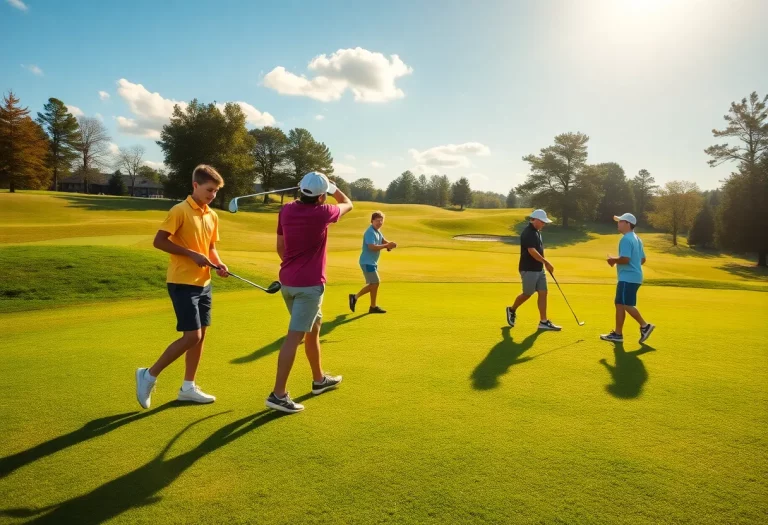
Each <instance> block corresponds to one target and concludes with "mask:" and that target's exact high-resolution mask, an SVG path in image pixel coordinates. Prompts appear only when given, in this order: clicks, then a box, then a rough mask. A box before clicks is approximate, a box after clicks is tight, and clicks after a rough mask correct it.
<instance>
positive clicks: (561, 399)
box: [0, 193, 768, 524]
mask: <svg viewBox="0 0 768 525" xmlns="http://www.w3.org/2000/svg"><path fill="white" fill-rule="evenodd" d="M172 204H173V203H171V202H170V201H162V200H154V201H150V200H142V199H129V198H112V197H98V196H87V197H86V196H77V195H51V194H46V193H19V194H15V195H11V194H7V193H0V220H3V222H4V223H5V225H6V227H5V228H4V229H3V231H2V232H0V263H1V264H2V265H3V267H4V268H5V269H6V275H7V276H9V277H8V278H6V279H5V280H4V282H2V283H0V309H2V312H3V313H2V315H0V323H1V324H2V332H3V335H4V338H3V343H2V347H1V349H0V356H2V359H0V374H2V377H3V380H2V381H0V400H1V401H0V421H2V436H3V439H2V441H0V523H79V524H90V523H102V522H105V521H109V520H111V521H110V522H113V523H190V522H193V523H286V524H293V523H321V522H325V523H414V524H415V523H425V522H427V523H627V524H635V523H670V524H671V523H691V524H699V523H721V524H731V523H745V524H747V523H762V522H763V521H764V520H765V517H766V515H768V456H767V454H766V451H767V450H768V448H767V447H768V389H767V388H766V385H768V336H767V335H766V333H765V330H764V329H763V327H764V326H765V325H766V319H768V293H766V292H768V275H767V274H766V273H765V272H762V271H759V270H757V269H754V268H753V267H752V264H753V263H752V262H751V261H749V260H747V259H744V258H740V257H736V256H729V255H717V254H710V253H706V252H697V251H695V250H692V249H690V248H687V247H682V246H681V247H672V246H671V245H670V243H669V239H668V238H667V237H666V236H665V235H662V234H659V233H643V232H642V231H640V236H641V237H642V238H643V239H644V241H645V244H646V251H647V255H648V264H647V267H646V277H647V285H644V286H643V287H642V288H641V290H640V294H639V301H640V302H639V307H640V308H641V310H642V311H643V314H644V315H645V317H646V318H647V319H648V320H649V321H651V322H653V323H656V324H657V325H658V328H657V330H656V331H655V332H654V334H653V336H652V337H651V339H650V340H649V341H648V345H642V346H641V345H640V344H639V343H638V342H637V337H638V332H637V325H636V324H635V323H634V321H632V320H628V321H627V325H626V330H625V333H626V334H627V335H626V341H625V343H624V344H623V345H619V346H614V345H613V344H610V343H607V342H602V341H600V340H599V339H598V335H599V334H600V333H605V332H607V331H608V330H610V329H611V328H612V325H613V315H614V308H613V304H612V303H613V296H614V286H615V285H614V283H615V270H612V269H611V268H609V267H608V266H607V264H606V263H605V261H604V257H605V254H606V252H612V253H615V251H616V245H617V243H618V235H617V234H615V233H613V230H612V229H610V228H604V227H602V228H587V229H583V230H576V231H571V232H569V231H552V232H547V230H545V232H544V240H545V245H546V246H547V255H548V257H549V258H550V259H551V260H552V262H553V263H554V265H555V267H556V275H558V280H559V281H560V283H561V285H562V286H563V290H564V291H565V293H566V294H567V296H568V300H569V301H570V303H571V305H572V306H573V308H574V310H575V311H576V313H577V314H578V316H579V319H581V320H585V321H586V325H585V326H584V327H578V326H577V325H576V322H575V320H574V319H573V317H572V315H571V313H570V311H569V310H568V308H567V306H566V304H565V302H564V301H563V298H562V297H561V295H560V293H559V292H558V290H557V288H556V287H555V286H554V283H551V284H550V317H551V318H552V319H553V320H554V321H555V322H557V323H558V324H561V325H563V331H562V332H557V333H556V332H547V333H538V332H536V330H535V327H536V322H537V315H536V311H535V305H534V304H533V301H531V302H530V303H529V304H526V305H524V306H523V307H522V308H521V309H520V311H519V314H518V324H517V326H516V327H515V328H512V329H510V328H509V327H507V326H506V320H505V315H504V308H505V307H506V306H507V305H509V304H511V303H512V301H513V300H514V297H515V296H516V295H517V294H518V293H519V286H520V285H519V275H518V274H517V259H518V254H519V247H518V246H517V245H515V244H504V243H484V242H463V241H457V240H454V239H453V236H455V235H460V234H472V233H483V234H495V235H515V231H516V229H517V228H518V227H519V224H520V222H521V221H522V220H523V218H524V216H525V214H526V212H527V211H528V210H471V209H470V210H466V211H463V212H458V211H450V210H441V209H437V208H431V207H426V206H398V205H380V207H381V208H382V209H383V210H384V211H385V212H386V213H387V214H388V217H387V222H386V224H385V226H384V232H385V234H386V237H387V238H388V239H391V240H395V241H397V242H398V244H399V247H398V248H397V249H396V250H394V251H393V252H391V253H385V254H383V256H382V259H381V274H382V278H383V285H382V288H381V292H380V303H381V305H382V306H384V307H385V308H386V309H387V310H388V312H389V313H387V314H386V315H383V316H374V315H366V314H363V313H361V312H365V311H367V305H368V299H367V298H362V299H361V300H360V303H359V305H358V313H355V314H352V313H350V312H349V310H348V308H347V294H348V293H353V292H355V291H357V289H358V288H359V287H360V286H361V284H362V283H361V275H360V270H359V268H358V267H357V256H358V254H359V252H358V249H359V246H360V243H361V236H362V232H363V230H364V228H365V227H366V226H367V224H368V217H369V216H370V213H371V211H373V210H375V209H377V207H379V205H377V204H374V203H360V204H358V205H356V208H355V210H354V211H353V212H352V214H351V215H350V216H349V217H345V218H344V219H343V220H342V221H341V222H340V223H339V224H338V225H334V226H333V227H332V233H331V239H330V241H329V249H330V253H329V256H328V258H329V268H328V273H329V281H330V285H329V286H328V290H327V294H326V300H325V303H324V308H323V311H324V319H325V322H324V325H323V330H322V337H321V340H322V341H323V362H324V363H323V364H324V366H325V368H326V369H327V370H328V371H329V372H332V373H336V374H343V375H344V383H343V384H342V386H341V388H339V389H338V390H336V391H333V392H328V393H326V394H323V395H321V396H317V397H313V396H311V394H309V390H310V381H311V374H310V372H309V367H308V365H307V363H306V359H305V358H304V356H303V355H302V353H301V352H300V354H299V355H298V356H297V360H296V364H295V366H294V371H293V374H292V376H291V379H290V381H289V388H290V390H291V394H292V395H293V396H294V398H298V400H299V401H300V402H303V403H304V404H305V405H306V407H307V408H306V410H305V411H304V412H303V413H301V414H298V415H295V416H279V415H277V414H275V413H272V412H268V411H266V410H265V409H264V399H265V398H266V396H267V395H268V394H269V392H270V390H271V388H272V385H273V381H274V372H275V367H276V359H277V351H278V349H279V345H280V343H281V340H282V337H283V336H284V332H285V329H286V326H287V322H288V314H287V312H286V309H285V306H284V304H283V302H282V299H281V297H280V296H279V295H277V296H269V295H266V294H264V293H262V292H259V291H257V290H253V289H251V288H247V287H246V286H245V285H243V284H242V283H239V282H237V281H233V280H231V279H230V280H228V281H224V280H222V279H218V278H216V279H215V280H214V289H215V291H216V293H215V294H214V309H213V325H212V327H211V330H210V332H209V335H208V338H207V340H206V350H205V355H204V358H203V361H202V364H201V368H200V372H199V374H198V382H199V383H200V385H201V386H203V387H204V388H205V389H206V390H207V391H210V393H212V394H214V395H216V396H217V401H216V403H214V404H212V405H205V406H189V405H183V404H178V403H175V402H174V401H173V400H174V399H175V397H176V393H177V390H178V388H179V386H180V382H181V379H182V370H183V362H176V363H174V364H173V365H172V366H171V367H170V368H169V369H168V370H166V371H165V372H164V373H163V375H162V376H161V377H160V379H159V382H158V386H157V392H156V393H155V394H154V396H153V406H152V408H151V409H150V410H146V411H142V410H141V409H140V408H139V407H138V404H137V403H136V400H135V388H134V371H135V369H136V367H139V366H149V365H150V364H151V363H152V362H153V361H154V359H156V358H157V356H158V355H159V354H160V352H161V351H162V350H163V349H164V348H165V346H167V344H168V343H169V342H171V341H172V340H173V338H174V337H175V336H176V332H175V331H174V324H175V317H174V315H173V311H172V308H171V305H170V301H169V300H168V299H167V296H166V292H165V288H164V274H165V261H166V258H165V256H164V255H163V254H161V253H159V252H157V251H156V250H154V249H153V248H152V247H151V242H152V238H153V236H154V232H155V231H156V230H157V226H158V224H159V222H160V221H161V220H162V218H163V217H164V214H165V211H166V210H167V209H168V208H169V207H170V206H171V205H172ZM219 215H220V217H221V221H222V223H221V235H222V242H221V244H220V253H221V254H222V257H223V258H224V260H225V261H226V262H227V263H228V264H229V265H230V268H231V269H232V271H235V272H237V273H242V275H244V276H247V277H251V278H254V279H260V280H262V281H264V282H269V281H271V280H273V279H275V278H276V277H277V268H278V265H277V256H276V255H275V254H274V229H275V224H276V215H275V214H274V213H238V214H236V215H230V214H228V213H226V212H219ZM603 228H604V229H603ZM550 246H551V247H552V248H551V249H550V248H549V247H550Z"/></svg>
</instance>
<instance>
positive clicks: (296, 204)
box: [277, 200, 341, 286]
mask: <svg viewBox="0 0 768 525" xmlns="http://www.w3.org/2000/svg"><path fill="white" fill-rule="evenodd" d="M340 215H341V212H340V210H339V207H338V206H334V205H332V204H320V205H316V204H304V203H303V202H301V201H298V200H297V201H293V202H291V203H289V204H286V205H285V206H283V209H282V210H280V215H278V218H277V234H278V235H282V236H283V240H284V241H285V252H284V253H283V262H282V263H281V264H280V282H281V283H282V284H283V285H285V286H317V285H320V284H325V281H326V279H325V263H326V247H327V244H328V226H329V225H330V224H332V223H334V222H337V221H338V220H339V217H340Z"/></svg>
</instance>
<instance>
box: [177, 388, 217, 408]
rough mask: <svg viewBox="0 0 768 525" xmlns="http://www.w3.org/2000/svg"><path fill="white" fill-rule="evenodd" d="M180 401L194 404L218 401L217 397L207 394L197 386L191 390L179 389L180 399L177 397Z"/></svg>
mask: <svg viewBox="0 0 768 525" xmlns="http://www.w3.org/2000/svg"><path fill="white" fill-rule="evenodd" d="M176 399H178V400H179V401H191V402H192V403H203V404H205V403H213V402H214V401H216V396H212V395H210V394H206V393H205V392H203V391H202V390H200V387H199V386H197V385H195V386H194V387H192V388H190V389H189V390H184V389H181V388H180V389H179V397H177V398H176Z"/></svg>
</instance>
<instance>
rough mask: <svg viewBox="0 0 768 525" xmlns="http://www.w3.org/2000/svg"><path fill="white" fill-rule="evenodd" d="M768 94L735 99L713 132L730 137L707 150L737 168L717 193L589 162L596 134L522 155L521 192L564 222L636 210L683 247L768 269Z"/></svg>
mask: <svg viewBox="0 0 768 525" xmlns="http://www.w3.org/2000/svg"><path fill="white" fill-rule="evenodd" d="M767 104H768V95H766V96H764V97H763V98H762V99H761V98H760V97H759V96H758V94H757V93H756V92H753V93H752V94H750V96H749V97H748V98H746V97H745V98H743V99H742V100H741V101H740V102H733V103H732V104H731V107H730V109H729V111H728V114H726V115H725V117H724V119H725V121H726V127H725V128H724V129H722V130H717V129H713V130H712V134H713V136H714V137H715V138H725V139H726V140H727V141H728V142H725V143H721V144H715V145H713V146H710V147H708V148H707V149H706V150H705V153H706V154H707V155H708V156H709V157H710V159H709V161H708V164H709V165H710V166H712V167H714V166H719V165H721V164H724V163H731V164H732V165H734V166H735V168H736V171H734V172H733V173H731V175H730V176H729V177H728V178H727V179H726V180H725V181H724V184H723V186H722V188H721V189H720V190H719V191H716V192H710V193H702V192H701V191H700V190H699V187H698V185H697V184H696V182H695V181H686V180H675V181H670V182H668V183H666V184H665V185H664V186H663V187H659V186H657V185H656V184H655V180H654V178H653V177H652V176H651V175H650V173H648V171H647V170H640V171H639V172H638V174H637V175H636V176H635V177H634V178H632V179H628V178H627V177H626V174H625V173H624V170H623V168H622V167H621V166H620V165H619V164H617V163H615V162H608V163H601V164H589V163H588V162H587V146H588V143H589V137H588V136H587V135H585V134H583V133H579V132H576V133H564V134H561V135H558V136H556V137H555V140H554V144H552V145H550V146H547V147H545V148H542V149H541V150H540V152H539V153H538V154H531V155H527V156H525V157H523V160H524V161H526V162H527V163H528V164H529V165H530V172H529V174H528V176H527V178H526V180H525V181H524V182H523V183H522V184H521V185H519V186H517V188H516V189H515V191H516V193H517V194H518V195H522V196H526V197H528V198H529V199H530V203H531V205H532V206H534V207H542V208H545V209H547V211H548V212H551V213H552V214H553V215H554V216H555V217H557V218H559V219H560V222H561V223H562V225H563V226H564V227H566V228H567V227H568V226H569V223H570V222H571V221H573V220H586V221H598V222H611V221H612V217H613V214H615V213H618V212H622V211H626V210H634V213H635V215H636V216H637V218H638V220H639V222H641V223H646V224H650V225H651V226H653V227H655V228H658V229H661V230H663V231H667V232H669V233H671V235H672V243H673V245H675V246H676V245H677V242H678V236H679V235H680V234H688V244H689V245H692V246H699V247H704V248H709V247H717V248H721V249H727V250H732V251H736V252H757V254H758V265H759V266H766V252H768V202H766V201H767V200H768V111H767V110H766V105H767Z"/></svg>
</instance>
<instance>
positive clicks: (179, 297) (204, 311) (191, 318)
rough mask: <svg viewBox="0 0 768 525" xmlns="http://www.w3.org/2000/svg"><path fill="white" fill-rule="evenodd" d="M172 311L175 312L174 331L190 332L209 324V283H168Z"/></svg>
mask: <svg viewBox="0 0 768 525" xmlns="http://www.w3.org/2000/svg"><path fill="white" fill-rule="evenodd" d="M168 295H170V296H171V302H172V303H173V311H174V312H176V331H178V332H191V331H194V330H200V328H201V327H202V326H211V284H210V283H208V285H207V286H194V285H191V284H175V283H168Z"/></svg>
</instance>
